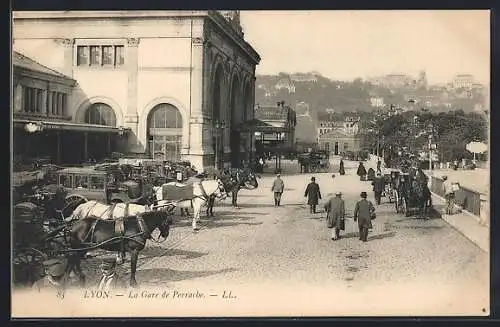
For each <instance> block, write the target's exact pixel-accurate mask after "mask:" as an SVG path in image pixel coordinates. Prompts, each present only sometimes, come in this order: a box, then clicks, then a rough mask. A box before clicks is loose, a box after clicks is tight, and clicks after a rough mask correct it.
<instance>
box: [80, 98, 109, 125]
mask: <svg viewBox="0 0 500 327" xmlns="http://www.w3.org/2000/svg"><path fill="white" fill-rule="evenodd" d="M84 121H85V123H87V124H93V125H104V126H116V115H115V112H114V110H113V109H112V108H111V107H110V106H108V105H107V104H105V103H94V104H92V105H90V107H88V108H87V110H86V111H85V117H84Z"/></svg>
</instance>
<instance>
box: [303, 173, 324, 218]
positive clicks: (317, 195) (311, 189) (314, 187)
mask: <svg viewBox="0 0 500 327" xmlns="http://www.w3.org/2000/svg"><path fill="white" fill-rule="evenodd" d="M304 197H307V204H308V205H309V212H310V213H316V206H317V205H318V200H321V192H320V190H319V185H318V184H316V178H315V177H311V182H310V183H309V184H308V185H307V188H306V192H305V194H304Z"/></svg>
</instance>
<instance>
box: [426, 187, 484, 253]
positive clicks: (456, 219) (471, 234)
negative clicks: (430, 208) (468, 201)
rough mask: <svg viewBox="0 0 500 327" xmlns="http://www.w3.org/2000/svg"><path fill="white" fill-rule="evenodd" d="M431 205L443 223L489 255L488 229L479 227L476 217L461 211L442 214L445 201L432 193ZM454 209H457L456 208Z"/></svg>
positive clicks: (482, 226)
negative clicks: (452, 213)
mask: <svg viewBox="0 0 500 327" xmlns="http://www.w3.org/2000/svg"><path fill="white" fill-rule="evenodd" d="M432 203H433V205H434V208H435V209H436V211H438V212H439V214H440V216H441V218H442V219H443V220H444V221H446V222H447V223H448V224H450V225H451V226H452V227H453V228H455V229H456V230H457V231H459V232H460V233H461V234H463V235H464V236H465V237H467V238H468V239H469V240H470V241H471V242H473V243H474V244H476V245H477V246H478V247H479V248H481V249H482V250H483V251H485V252H487V253H489V251H490V229H489V228H488V227H487V226H484V225H481V224H480V223H479V218H478V217H476V216H474V215H473V214H471V213H469V212H467V211H465V210H462V212H460V213H457V214H454V215H446V214H444V213H443V212H444V210H445V204H446V202H445V199H444V198H442V197H440V196H438V195H436V194H434V193H433V194H432ZM455 207H457V208H458V206H455Z"/></svg>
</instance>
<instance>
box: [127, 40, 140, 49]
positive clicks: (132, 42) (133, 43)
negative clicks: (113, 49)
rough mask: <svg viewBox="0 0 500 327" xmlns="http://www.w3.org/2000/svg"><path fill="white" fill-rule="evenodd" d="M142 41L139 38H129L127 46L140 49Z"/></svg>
mask: <svg viewBox="0 0 500 327" xmlns="http://www.w3.org/2000/svg"><path fill="white" fill-rule="evenodd" d="M139 41H140V39H138V38H129V39H127V45H128V46H129V47H138V46H139Z"/></svg>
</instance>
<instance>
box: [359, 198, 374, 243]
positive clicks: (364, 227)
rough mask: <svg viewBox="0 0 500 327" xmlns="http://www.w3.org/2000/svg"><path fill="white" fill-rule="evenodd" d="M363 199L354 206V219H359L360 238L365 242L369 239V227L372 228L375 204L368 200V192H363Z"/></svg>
mask: <svg viewBox="0 0 500 327" xmlns="http://www.w3.org/2000/svg"><path fill="white" fill-rule="evenodd" d="M360 196H361V200H359V201H358V202H356V206H355V208H354V221H358V227H359V239H360V240H361V241H363V242H367V241H368V229H370V228H372V217H373V215H374V213H375V207H374V206H373V204H372V203H371V202H370V201H368V200H366V197H367V195H366V192H361V194H360Z"/></svg>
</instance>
